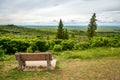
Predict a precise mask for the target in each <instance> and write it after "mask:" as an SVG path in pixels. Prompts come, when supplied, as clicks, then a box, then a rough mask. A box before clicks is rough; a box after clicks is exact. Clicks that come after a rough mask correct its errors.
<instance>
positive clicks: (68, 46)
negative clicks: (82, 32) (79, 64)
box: [61, 40, 75, 50]
mask: <svg viewBox="0 0 120 80" xmlns="http://www.w3.org/2000/svg"><path fill="white" fill-rule="evenodd" d="M61 44H62V48H63V50H72V49H73V48H74V44H75V42H74V41H73V40H63V41H62V43H61Z"/></svg>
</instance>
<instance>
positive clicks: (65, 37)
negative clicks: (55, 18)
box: [63, 29, 69, 39]
mask: <svg viewBox="0 0 120 80" xmlns="http://www.w3.org/2000/svg"><path fill="white" fill-rule="evenodd" d="M63 35H64V39H69V35H68V31H67V29H65V30H64V33H63Z"/></svg>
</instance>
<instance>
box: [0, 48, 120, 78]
mask: <svg viewBox="0 0 120 80" xmlns="http://www.w3.org/2000/svg"><path fill="white" fill-rule="evenodd" d="M96 55H97V56H96ZM74 56H78V57H74ZM54 57H55V58H56V59H57V61H58V63H57V68H56V69H54V70H43V71H27V72H22V71H19V70H18V63H17V61H16V60H15V57H14V55H11V59H10V60H8V61H0V80H119V79H120V75H119V74H120V48H96V49H89V50H82V51H63V52H54Z"/></svg>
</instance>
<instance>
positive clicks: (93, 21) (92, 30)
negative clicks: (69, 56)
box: [87, 13, 97, 38]
mask: <svg viewBox="0 0 120 80" xmlns="http://www.w3.org/2000/svg"><path fill="white" fill-rule="evenodd" d="M96 21H97V20H96V13H94V14H93V15H92V18H91V19H90V23H89V25H88V30H87V36H88V37H89V38H92V37H93V36H94V35H95V30H96V29H97V24H96Z"/></svg>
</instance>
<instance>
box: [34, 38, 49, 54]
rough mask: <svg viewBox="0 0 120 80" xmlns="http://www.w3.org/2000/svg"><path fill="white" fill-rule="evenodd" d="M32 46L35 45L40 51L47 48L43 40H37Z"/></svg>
mask: <svg viewBox="0 0 120 80" xmlns="http://www.w3.org/2000/svg"><path fill="white" fill-rule="evenodd" d="M34 46H35V47H37V49H38V51H41V52H43V51H47V50H48V48H49V46H48V44H47V43H46V41H43V40H37V41H36V42H35V45H34Z"/></svg>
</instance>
